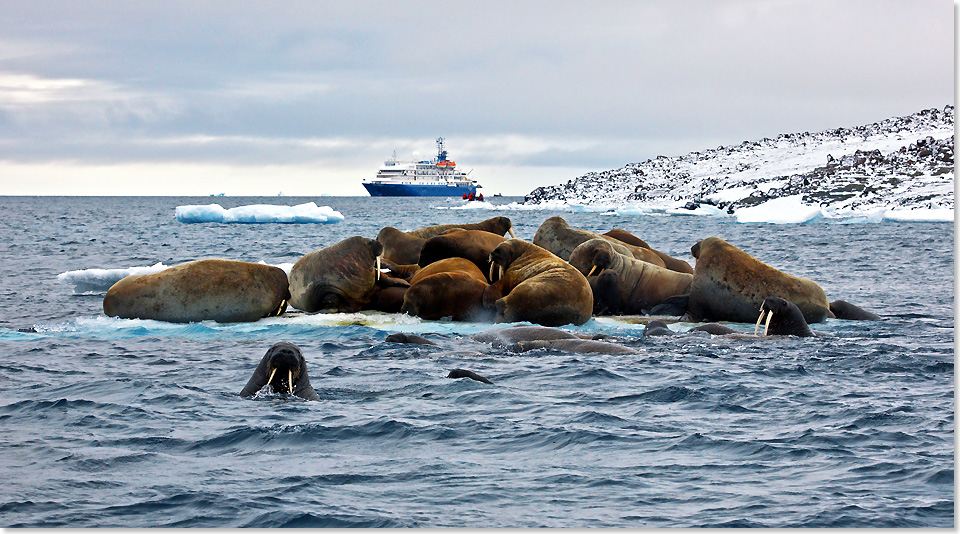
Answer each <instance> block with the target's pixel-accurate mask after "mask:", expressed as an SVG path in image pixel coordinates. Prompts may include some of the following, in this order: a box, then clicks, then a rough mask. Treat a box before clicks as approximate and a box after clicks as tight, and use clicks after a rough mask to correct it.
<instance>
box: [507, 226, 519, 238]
mask: <svg viewBox="0 0 960 534" xmlns="http://www.w3.org/2000/svg"><path fill="white" fill-rule="evenodd" d="M507 231H508V232H510V237H512V238H513V239H516V238H517V234H515V233H513V228H507Z"/></svg>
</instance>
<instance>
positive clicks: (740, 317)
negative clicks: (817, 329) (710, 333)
mask: <svg viewBox="0 0 960 534" xmlns="http://www.w3.org/2000/svg"><path fill="white" fill-rule="evenodd" d="M690 252H691V253H692V254H693V257H694V258H697V266H696V269H695V271H694V275H693V282H692V283H691V284H690V300H689V303H688V308H687V313H686V314H685V316H684V317H685V319H684V320H690V321H691V322H697V321H700V320H711V321H734V322H740V323H751V322H753V320H754V319H755V318H756V313H757V312H756V310H757V309H758V308H759V307H760V305H761V304H762V303H763V299H765V298H766V297H768V296H771V295H775V296H778V297H782V298H785V299H787V300H789V301H790V302H792V303H794V304H796V306H797V307H798V308H799V309H800V311H801V312H802V313H803V317H804V319H806V321H807V322H808V323H819V322H821V321H823V320H824V319H826V318H827V313H828V311H829V309H830V304H829V301H828V300H827V295H826V293H824V291H823V288H821V287H820V286H819V285H817V283H816V282H814V281H812V280H808V279H806V278H799V277H796V276H793V275H790V274H787V273H784V272H782V271H779V270H777V269H774V268H773V267H770V266H769V265H767V264H765V263H763V262H761V261H759V260H757V259H755V258H754V257H753V256H751V255H749V254H747V253H746V252H744V251H742V250H740V249H739V248H737V247H735V246H733V245H731V244H730V243H727V242H726V241H724V240H723V239H720V238H719V237H708V238H706V239H703V240H701V241H699V242H698V243H697V244H695V245H694V246H693V247H692V248H691V249H690Z"/></svg>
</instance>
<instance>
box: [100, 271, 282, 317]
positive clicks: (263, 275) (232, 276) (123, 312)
mask: <svg viewBox="0 0 960 534" xmlns="http://www.w3.org/2000/svg"><path fill="white" fill-rule="evenodd" d="M289 299H290V290H289V289H288V287H287V274H286V273H284V272H283V269H280V268H279V267H273V266H271V265H263V264H260V263H248V262H244V261H232V260H220V259H209V260H197V261H188V262H186V263H181V264H180V265H174V266H173V267H170V268H168V269H164V270H162V271H160V272H156V273H150V274H135V275H131V276H127V277H126V278H123V279H121V280H120V281H118V282H117V283H115V284H113V285H112V286H111V287H110V289H109V290H107V294H106V295H105V296H104V297H103V313H105V314H106V315H108V316H110V317H120V318H123V319H154V320H157V321H167V322H171V323H190V322H199V321H217V322H219V323H236V322H247V321H256V320H259V319H262V318H264V317H273V316H277V315H280V314H282V313H283V312H284V311H285V310H286V309H287V301H288V300H289Z"/></svg>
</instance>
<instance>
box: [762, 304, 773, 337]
mask: <svg viewBox="0 0 960 534" xmlns="http://www.w3.org/2000/svg"><path fill="white" fill-rule="evenodd" d="M771 319H773V310H770V313H768V314H767V322H766V323H764V325H763V335H767V331H768V330H770V320H771Z"/></svg>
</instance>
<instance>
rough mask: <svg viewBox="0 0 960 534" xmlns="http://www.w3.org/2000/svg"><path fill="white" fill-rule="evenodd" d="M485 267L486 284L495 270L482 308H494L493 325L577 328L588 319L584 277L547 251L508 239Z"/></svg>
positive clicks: (590, 302) (588, 298) (587, 290)
mask: <svg viewBox="0 0 960 534" xmlns="http://www.w3.org/2000/svg"><path fill="white" fill-rule="evenodd" d="M490 263H491V265H490V271H491V276H490V278H491V279H492V278H493V275H492V273H493V271H494V267H499V270H500V273H501V275H500V277H499V279H498V280H497V281H496V282H492V283H491V284H490V285H489V286H487V288H486V290H485V291H484V293H483V305H484V306H486V307H494V308H496V316H495V318H494V321H495V322H510V323H512V322H519V321H529V322H531V323H537V324H540V325H543V326H560V325H565V324H570V323H573V324H575V325H581V324H583V323H585V322H587V320H589V319H590V317H591V315H592V314H593V291H592V290H591V289H590V284H589V283H588V282H587V279H586V277H584V276H583V274H581V273H580V271H578V270H577V269H575V268H574V267H573V266H572V265H570V264H569V263H567V262H565V261H563V260H561V259H560V258H558V257H557V256H555V255H554V254H552V253H551V252H550V251H548V250H545V249H543V248H541V247H538V246H537V245H534V244H533V243H528V242H526V241H523V240H520V239H509V240H507V241H504V242H503V243H501V244H500V245H499V246H497V248H495V249H493V252H491V253H490Z"/></svg>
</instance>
